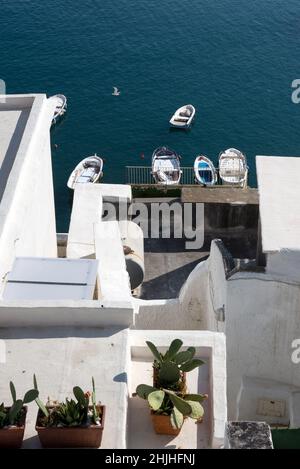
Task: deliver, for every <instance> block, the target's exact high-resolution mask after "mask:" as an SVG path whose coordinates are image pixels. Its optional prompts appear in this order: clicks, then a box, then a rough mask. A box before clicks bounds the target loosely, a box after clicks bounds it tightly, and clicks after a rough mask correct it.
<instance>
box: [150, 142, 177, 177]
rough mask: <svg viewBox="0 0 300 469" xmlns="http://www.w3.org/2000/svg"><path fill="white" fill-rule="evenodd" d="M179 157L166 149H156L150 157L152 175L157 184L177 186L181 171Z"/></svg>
mask: <svg viewBox="0 0 300 469" xmlns="http://www.w3.org/2000/svg"><path fill="white" fill-rule="evenodd" d="M180 158H181V157H180V156H179V155H178V154H177V153H176V152H175V151H173V150H170V149H169V148H167V147H159V148H157V149H156V150H155V151H154V152H153V155H152V175H153V177H154V179H155V182H156V183H157V184H165V185H175V184H179V182H180V178H181V174H182V171H181V170H180Z"/></svg>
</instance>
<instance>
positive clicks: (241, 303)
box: [226, 273, 300, 419]
mask: <svg viewBox="0 0 300 469" xmlns="http://www.w3.org/2000/svg"><path fill="white" fill-rule="evenodd" d="M297 338H300V286H299V285H295V284H289V283H284V282H282V281H278V280H273V279H272V278H271V277H270V276H267V275H266V274H258V273H238V274H236V275H234V276H233V277H232V278H231V279H230V280H229V281H228V304H227V308H226V342H227V372H228V389H227V391H228V392H227V395H228V413H229V418H230V419H235V418H237V413H238V410H237V400H238V394H239V391H240V387H241V384H242V379H243V377H245V376H247V377H252V378H261V379H267V380H274V381H276V382H280V383H285V384H288V385H294V386H300V368H299V366H300V365H296V364H294V363H293V362H292V359H291V355H292V352H293V349H292V342H293V340H294V339H297ZM261 397H262V398H264V397H271V398H272V396H261Z"/></svg>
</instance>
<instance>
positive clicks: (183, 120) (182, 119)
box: [175, 117, 189, 122]
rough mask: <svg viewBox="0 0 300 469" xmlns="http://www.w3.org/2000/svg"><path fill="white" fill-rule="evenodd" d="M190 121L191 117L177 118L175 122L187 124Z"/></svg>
mask: <svg viewBox="0 0 300 469" xmlns="http://www.w3.org/2000/svg"><path fill="white" fill-rule="evenodd" d="M188 120H189V117H176V119H175V121H176V122H187V121H188Z"/></svg>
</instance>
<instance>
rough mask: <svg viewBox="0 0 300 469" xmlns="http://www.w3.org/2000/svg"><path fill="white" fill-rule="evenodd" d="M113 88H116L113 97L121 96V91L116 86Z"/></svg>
mask: <svg viewBox="0 0 300 469" xmlns="http://www.w3.org/2000/svg"><path fill="white" fill-rule="evenodd" d="M113 88H114V92H113V93H112V95H113V96H120V94H121V91H119V89H118V88H116V87H115V86H114V87H113Z"/></svg>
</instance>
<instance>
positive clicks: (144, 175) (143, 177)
mask: <svg viewBox="0 0 300 469" xmlns="http://www.w3.org/2000/svg"><path fill="white" fill-rule="evenodd" d="M180 169H181V171H182V176H181V180H180V184H184V185H185V184H186V185H189V184H195V174H194V168H193V167H181V168H180ZM126 183H127V184H132V185H133V186H135V185H151V184H155V180H154V178H153V176H152V168H151V167H150V166H126Z"/></svg>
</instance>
